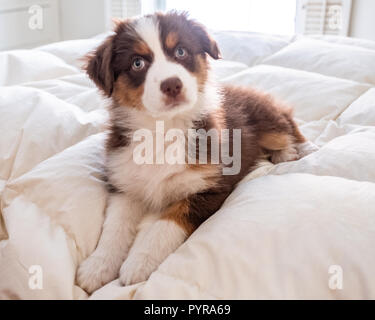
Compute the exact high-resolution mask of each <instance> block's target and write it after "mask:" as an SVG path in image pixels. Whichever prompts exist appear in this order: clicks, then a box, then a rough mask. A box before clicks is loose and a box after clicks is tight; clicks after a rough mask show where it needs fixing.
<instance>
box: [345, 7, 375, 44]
mask: <svg viewBox="0 0 375 320" xmlns="http://www.w3.org/2000/svg"><path fill="white" fill-rule="evenodd" d="M350 36H351V37H356V38H364V39H371V40H375V0H353V8H352V18H351V27H350Z"/></svg>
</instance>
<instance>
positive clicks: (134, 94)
mask: <svg viewBox="0 0 375 320" xmlns="http://www.w3.org/2000/svg"><path fill="white" fill-rule="evenodd" d="M143 89H144V86H143V84H142V85H140V86H139V87H136V88H133V87H132V86H131V85H129V79H127V78H126V77H125V76H123V75H120V76H119V78H118V79H117V80H116V82H115V86H114V90H113V94H112V98H113V100H114V101H115V103H116V105H123V106H124V105H125V106H129V107H133V108H136V109H139V110H142V109H144V106H143V103H142V93H143Z"/></svg>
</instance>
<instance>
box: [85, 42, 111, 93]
mask: <svg viewBox="0 0 375 320" xmlns="http://www.w3.org/2000/svg"><path fill="white" fill-rule="evenodd" d="M112 49H113V37H112V36H111V37H109V38H107V40H106V41H104V42H103V43H102V44H101V45H100V46H99V47H98V48H97V49H96V50H95V51H94V52H93V53H91V54H89V55H88V56H87V61H88V62H87V65H86V72H87V74H88V75H89V77H90V79H91V80H93V81H94V82H95V84H96V85H97V86H98V87H99V88H100V89H101V90H102V91H103V92H104V93H105V95H106V96H108V97H110V96H111V95H112V91H113V82H114V71H113V68H112Z"/></svg>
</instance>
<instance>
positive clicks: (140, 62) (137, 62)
mask: <svg viewBox="0 0 375 320" xmlns="http://www.w3.org/2000/svg"><path fill="white" fill-rule="evenodd" d="M145 65H146V63H145V60H144V59H142V58H140V57H137V58H135V59H134V60H133V63H132V69H133V70H134V71H140V70H142V69H143V68H144V67H145Z"/></svg>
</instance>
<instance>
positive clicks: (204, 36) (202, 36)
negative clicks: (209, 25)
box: [190, 20, 221, 60]
mask: <svg viewBox="0 0 375 320" xmlns="http://www.w3.org/2000/svg"><path fill="white" fill-rule="evenodd" d="M190 22H191V23H192V25H193V32H195V34H196V35H197V36H198V37H199V40H200V42H201V45H202V48H203V50H204V51H205V52H206V53H208V54H209V55H210V56H211V57H212V58H214V59H215V60H217V59H221V53H220V50H219V47H218V45H217V43H216V41H215V40H214V39H213V38H212V37H211V36H210V35H209V34H208V32H207V30H206V28H205V27H204V26H203V25H202V24H200V23H198V22H196V21H192V20H190Z"/></svg>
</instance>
